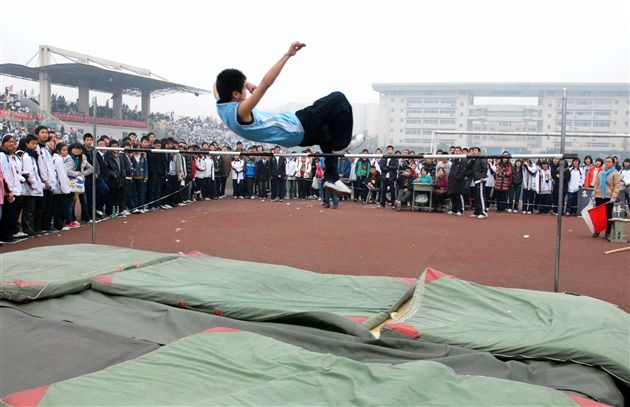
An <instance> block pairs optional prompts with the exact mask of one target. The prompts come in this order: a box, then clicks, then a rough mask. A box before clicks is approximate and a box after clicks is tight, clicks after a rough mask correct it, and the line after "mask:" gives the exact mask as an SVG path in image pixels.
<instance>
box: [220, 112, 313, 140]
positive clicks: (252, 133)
mask: <svg viewBox="0 0 630 407" xmlns="http://www.w3.org/2000/svg"><path fill="white" fill-rule="evenodd" d="M237 109H238V102H228V103H217V113H218V114H219V117H220V118H221V120H223V123H225V125H226V126H228V127H229V128H230V130H232V131H233V132H234V133H236V134H238V135H239V136H241V137H243V138H246V139H247V140H252V141H256V142H260V143H269V144H278V145H281V146H284V147H295V146H299V145H300V143H301V142H302V140H303V139H304V128H303V127H302V123H301V122H300V119H298V117H297V116H296V115H295V113H267V112H263V111H260V110H258V109H254V110H253V111H252V116H253V117H254V123H252V124H240V123H239V122H238V117H237Z"/></svg>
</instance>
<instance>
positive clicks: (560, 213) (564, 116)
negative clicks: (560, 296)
mask: <svg viewBox="0 0 630 407" xmlns="http://www.w3.org/2000/svg"><path fill="white" fill-rule="evenodd" d="M566 131H567V88H563V89H562V125H561V130H560V154H564V150H565V141H566ZM564 166H565V160H564V159H562V160H560V165H559V169H558V171H559V172H560V177H559V178H558V215H557V223H556V264H555V272H554V280H553V291H554V292H558V286H559V285H560V242H561V240H562V217H563V216H564Z"/></svg>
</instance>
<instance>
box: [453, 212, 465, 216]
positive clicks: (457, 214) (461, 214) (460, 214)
mask: <svg viewBox="0 0 630 407" xmlns="http://www.w3.org/2000/svg"><path fill="white" fill-rule="evenodd" d="M455 216H464V214H463V213H461V212H457V213H456V214H455Z"/></svg>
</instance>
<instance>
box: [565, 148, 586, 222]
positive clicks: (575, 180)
mask: <svg viewBox="0 0 630 407" xmlns="http://www.w3.org/2000/svg"><path fill="white" fill-rule="evenodd" d="M569 174H570V176H569V185H568V188H567V191H568V193H567V214H568V215H574V216H577V210H578V191H579V190H580V188H581V187H582V186H583V185H584V171H583V170H582V168H580V160H579V159H577V158H574V159H573V160H572V161H571V168H570V169H569Z"/></svg>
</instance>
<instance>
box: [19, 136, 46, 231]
mask: <svg viewBox="0 0 630 407" xmlns="http://www.w3.org/2000/svg"><path fill="white" fill-rule="evenodd" d="M36 149H37V138H36V137H35V136H32V135H28V136H26V137H24V138H22V139H21V140H20V143H19V144H18V152H17V156H18V157H19V158H20V159H21V160H22V176H23V177H24V178H25V179H26V182H25V183H24V184H22V231H23V232H24V233H26V234H27V235H28V236H36V235H37V230H36V224H35V208H36V206H37V202H38V201H39V200H42V199H43V196H44V183H43V182H42V180H41V178H40V177H39V169H38V167H37V151H36Z"/></svg>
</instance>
